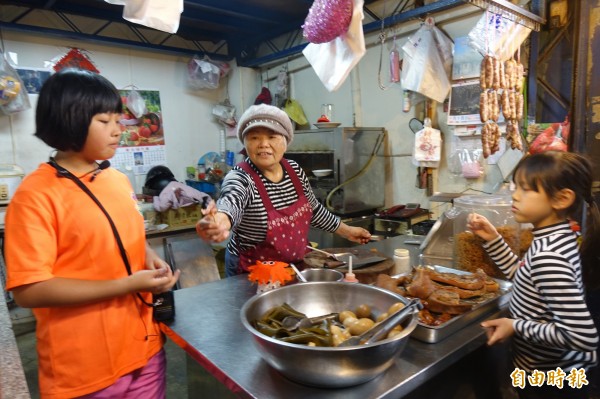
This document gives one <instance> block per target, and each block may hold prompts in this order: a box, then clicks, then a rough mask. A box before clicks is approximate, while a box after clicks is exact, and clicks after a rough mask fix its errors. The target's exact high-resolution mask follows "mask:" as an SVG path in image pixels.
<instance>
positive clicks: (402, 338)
mask: <svg viewBox="0 0 600 399" xmlns="http://www.w3.org/2000/svg"><path fill="white" fill-rule="evenodd" d="M398 301H401V302H403V303H405V304H406V303H407V302H408V300H407V299H406V298H404V297H402V296H400V295H397V294H394V293H392V292H390V291H387V290H384V289H381V288H378V287H374V286H371V285H365V284H348V283H343V282H329V281H327V282H308V283H303V284H294V285H289V286H284V287H282V288H278V289H275V290H273V291H268V292H265V293H262V294H260V295H256V296H254V297H252V298H251V299H249V300H248V301H247V302H246V303H245V304H244V306H243V307H242V309H241V319H242V323H243V324H244V327H246V329H247V330H248V331H249V332H250V333H251V334H252V335H253V338H254V340H253V341H254V343H255V345H256V347H257V349H258V352H259V353H260V355H261V356H262V357H263V359H264V360H265V361H266V362H267V363H268V364H269V365H271V366H272V367H274V368H275V369H276V370H278V371H279V372H281V373H282V374H283V375H285V376H286V377H288V378H289V379H291V380H294V381H296V382H299V383H301V384H305V385H312V386H318V387H327V388H340V387H347V386H351V385H357V384H361V383H363V382H367V381H369V380H371V379H373V378H375V377H376V376H377V375H379V374H381V373H382V372H383V371H385V370H386V369H387V368H388V367H389V366H391V365H392V363H393V362H394V360H395V359H396V357H397V356H399V354H400V352H401V351H402V350H403V349H404V347H405V345H406V343H407V341H408V338H409V335H410V333H411V332H412V331H413V330H414V329H415V327H416V325H417V317H416V315H415V314H413V315H412V316H411V317H409V318H408V319H407V320H406V321H405V322H404V323H403V326H404V330H403V331H402V333H401V334H399V335H397V336H395V337H393V338H389V339H385V340H382V341H378V342H376V343H373V344H369V345H357V346H350V347H344V348H338V347H331V348H330V347H311V346H305V345H298V344H291V343H286V342H283V341H280V340H277V339H275V338H271V337H268V336H266V335H264V334H261V333H259V332H258V331H257V330H255V329H254V327H252V325H251V322H252V321H254V320H257V319H260V318H261V316H262V315H263V314H264V313H265V312H266V311H267V310H269V309H271V308H273V307H275V306H280V305H282V304H283V303H287V304H289V305H290V306H292V307H293V308H294V309H296V310H298V311H300V312H302V313H305V314H306V315H307V316H308V317H313V316H319V315H324V314H327V313H331V312H341V311H342V310H353V309H355V308H356V307H357V306H358V305H360V304H368V305H369V306H371V308H372V311H373V316H374V317H377V316H378V315H379V314H381V313H383V312H385V311H386V310H387V309H388V308H389V307H390V306H391V305H392V304H394V303H396V302H398Z"/></svg>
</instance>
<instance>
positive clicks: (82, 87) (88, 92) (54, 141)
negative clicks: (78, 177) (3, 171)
mask: <svg viewBox="0 0 600 399" xmlns="http://www.w3.org/2000/svg"><path fill="white" fill-rule="evenodd" d="M121 112H123V103H122V101H121V96H120V95H119V91H118V90H117V88H116V87H115V86H114V85H113V84H112V83H111V82H110V81H108V79H106V78H105V77H103V76H101V75H99V74H97V73H94V72H90V71H87V70H81V69H63V70H61V71H59V72H57V73H55V74H54V75H52V76H50V77H49V78H48V79H47V80H46V82H44V85H43V86H42V89H41V90H40V95H39V97H38V103H37V108H36V113H35V128H36V131H35V136H36V137H38V138H39V139H40V140H42V141H43V142H44V143H46V144H48V145H49V146H50V147H52V148H55V149H57V150H59V151H75V152H79V151H81V150H82V149H83V145H84V144H85V141H86V139H87V135H88V129H89V126H90V123H91V122H92V118H93V117H94V115H96V114H101V113H117V114H120V113H121Z"/></svg>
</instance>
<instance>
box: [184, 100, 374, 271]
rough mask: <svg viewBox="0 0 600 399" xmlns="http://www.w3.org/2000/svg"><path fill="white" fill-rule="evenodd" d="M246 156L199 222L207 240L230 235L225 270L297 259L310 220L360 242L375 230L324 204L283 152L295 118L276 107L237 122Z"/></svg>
mask: <svg viewBox="0 0 600 399" xmlns="http://www.w3.org/2000/svg"><path fill="white" fill-rule="evenodd" d="M238 138H239V139H240V141H241V142H242V143H243V144H244V147H245V149H246V153H247V155H248V156H247V158H246V159H245V160H244V161H243V162H241V163H240V164H238V165H237V166H236V167H234V168H233V169H232V170H231V171H230V172H229V173H228V174H227V176H225V180H224V181H223V184H222V186H221V194H220V197H219V200H218V201H217V203H216V206H214V205H211V206H210V207H209V210H208V211H206V213H207V214H206V216H204V217H203V218H202V219H201V220H200V221H199V222H198V223H197V224H196V231H197V232H198V235H199V236H200V237H201V238H202V239H203V240H206V241H213V242H222V241H224V240H225V239H227V237H229V234H230V231H231V232H232V236H231V240H230V241H229V243H228V245H227V251H226V253H225V272H226V275H227V276H233V275H236V274H240V273H243V272H246V271H247V270H248V266H250V265H252V264H254V263H256V261H258V260H277V261H283V262H299V261H301V260H302V259H303V257H304V254H305V252H306V245H307V241H308V238H307V236H308V229H309V227H310V226H313V227H316V228H318V229H322V230H325V231H328V232H335V233H336V234H338V235H340V236H342V237H344V238H346V239H348V240H351V241H355V242H359V243H366V242H368V241H369V238H370V237H371V235H370V234H369V232H368V231H367V230H365V229H363V228H360V227H351V226H348V225H347V224H345V223H343V222H342V221H341V220H340V219H339V218H338V217H337V216H335V215H333V214H332V213H331V212H329V211H328V210H327V209H326V208H325V207H324V206H323V205H322V204H320V203H319V202H318V201H317V199H316V198H315V195H314V193H313V191H312V189H311V187H310V183H309V181H308V178H307V176H306V174H305V173H304V171H303V170H302V168H300V166H299V165H298V164H297V163H296V162H294V161H292V160H288V159H285V158H283V154H284V153H285V151H286V149H287V146H288V144H289V143H290V142H291V141H292V139H293V138H294V129H293V127H292V123H291V121H290V119H289V117H288V116H287V114H286V113H285V112H283V111H282V110H280V109H279V108H277V107H274V106H271V105H266V104H260V105H253V106H251V107H250V108H248V109H247V110H246V112H244V114H243V115H242V117H241V118H240V121H239V123H238Z"/></svg>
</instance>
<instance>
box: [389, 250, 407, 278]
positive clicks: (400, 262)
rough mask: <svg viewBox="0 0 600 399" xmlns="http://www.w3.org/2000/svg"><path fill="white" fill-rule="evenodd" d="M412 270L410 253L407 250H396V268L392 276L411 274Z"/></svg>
mask: <svg viewBox="0 0 600 399" xmlns="http://www.w3.org/2000/svg"><path fill="white" fill-rule="evenodd" d="M410 270H411V266H410V252H408V249H406V248H396V249H395V250H394V268H393V269H392V274H394V275H396V274H403V273H409V272H410Z"/></svg>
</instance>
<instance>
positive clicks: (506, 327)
mask: <svg viewBox="0 0 600 399" xmlns="http://www.w3.org/2000/svg"><path fill="white" fill-rule="evenodd" d="M513 322H514V320H513V319H507V318H506V317H505V318H502V319H494V320H486V321H484V322H483V323H481V327H483V328H485V329H487V330H486V334H487V338H488V341H487V344H488V345H490V346H491V345H494V344H495V343H496V342H504V341H506V340H507V339H508V338H510V337H512V335H513V334H514V333H515V329H514V328H513Z"/></svg>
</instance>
